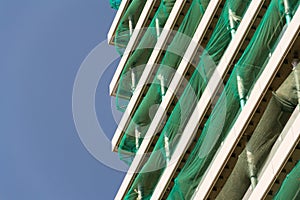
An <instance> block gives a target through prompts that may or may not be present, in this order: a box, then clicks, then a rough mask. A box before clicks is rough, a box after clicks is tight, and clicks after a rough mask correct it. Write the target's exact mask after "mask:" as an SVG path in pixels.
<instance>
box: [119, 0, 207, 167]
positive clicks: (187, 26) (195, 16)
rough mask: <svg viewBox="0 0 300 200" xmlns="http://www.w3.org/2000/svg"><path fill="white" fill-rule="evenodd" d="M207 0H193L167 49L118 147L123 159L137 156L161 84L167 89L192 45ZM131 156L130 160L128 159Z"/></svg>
mask: <svg viewBox="0 0 300 200" xmlns="http://www.w3.org/2000/svg"><path fill="white" fill-rule="evenodd" d="M208 2H209V1H208V0H201V1H199V0H194V1H193V2H192V4H191V6H190V9H189V11H188V12H187V14H186V16H185V18H184V19H183V21H182V23H181V25H180V27H179V29H178V32H176V35H175V37H174V39H173V40H172V42H171V44H170V45H169V46H168V48H167V51H166V54H165V55H164V57H163V60H162V62H161V64H160V67H159V69H158V71H157V73H156V76H155V78H154V81H153V82H152V84H151V86H150V88H149V90H148V92H147V94H146V96H145V97H144V98H143V99H142V101H141V103H140V104H139V107H138V109H137V110H136V112H135V114H134V116H133V118H132V120H131V122H130V124H129V126H128V128H127V130H126V132H125V134H124V136H123V138H122V141H121V142H120V145H119V152H120V157H121V159H123V160H127V161H129V162H130V160H131V159H132V158H133V155H134V154H130V153H135V152H136V151H137V149H138V147H139V145H140V143H141V141H142V139H143V136H144V135H145V133H146V131H147V130H148V128H149V124H150V122H151V120H152V116H151V115H152V114H151V113H155V112H156V108H157V106H156V107H155V105H158V104H159V103H160V102H161V99H162V95H163V94H162V93H163V92H162V91H161V90H162V89H161V84H160V81H161V80H163V81H164V85H165V87H164V89H165V90H166V89H167V87H168V85H169V83H170V80H171V78H172V76H173V75H174V72H175V70H176V69H177V67H178V65H179V63H180V61H181V59H182V57H183V54H184V52H185V51H186V49H187V47H188V45H189V44H190V41H191V38H192V36H193V34H194V33H195V31H196V28H197V26H198V24H199V22H200V20H201V18H202V16H203V14H204V12H205V9H206V7H207V5H208ZM136 128H138V131H139V132H140V134H141V135H140V137H139V139H138V138H136V137H135V129H136ZM127 157H128V158H127Z"/></svg>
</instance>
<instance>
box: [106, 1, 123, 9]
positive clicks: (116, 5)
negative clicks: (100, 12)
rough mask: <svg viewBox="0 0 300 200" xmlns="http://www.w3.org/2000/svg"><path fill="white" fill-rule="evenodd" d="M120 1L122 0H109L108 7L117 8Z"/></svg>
mask: <svg viewBox="0 0 300 200" xmlns="http://www.w3.org/2000/svg"><path fill="white" fill-rule="evenodd" d="M121 1H122V0H109V3H110V7H112V8H113V9H116V10H118V9H119V7H120V4H121Z"/></svg>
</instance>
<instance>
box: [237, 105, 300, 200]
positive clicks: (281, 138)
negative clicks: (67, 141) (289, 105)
mask: <svg viewBox="0 0 300 200" xmlns="http://www.w3.org/2000/svg"><path fill="white" fill-rule="evenodd" d="M299 114H300V111H299V106H297V107H296V109H295V110H294V112H293V114H292V115H291V117H290V119H289V121H288V123H287V124H286V125H285V127H284V129H283V131H282V133H281V134H280V136H279V137H278V139H277V140H276V143H275V144H274V146H273V147H272V150H271V152H270V154H269V156H268V158H267V160H266V162H265V164H264V166H263V167H262V170H261V171H260V172H259V175H258V182H260V181H264V182H263V183H262V184H263V185H265V186H269V188H270V187H271V185H272V182H273V181H274V178H275V177H276V176H277V175H276V174H275V175H273V176H270V177H267V178H268V180H266V179H262V177H263V174H264V173H265V172H267V170H270V169H269V166H270V165H272V164H273V165H274V160H273V159H274V158H275V157H274V156H278V154H279V155H280V156H281V155H284V154H281V153H282V152H278V150H282V149H281V147H280V146H281V145H285V144H284V143H283V142H284V139H287V140H288V141H291V138H288V137H291V135H289V134H290V132H289V131H291V127H292V126H293V124H295V123H298V124H300V121H298V122H297V121H296V118H297V117H298V118H299ZM297 130H300V128H298V129H297ZM298 132H300V131H298ZM298 137H299V136H298ZM284 148H286V150H290V148H289V147H288V146H284ZM292 148H293V147H292ZM283 153H284V152H283ZM285 153H286V152H285ZM286 159H288V158H286ZM286 159H285V160H286ZM275 160H276V165H278V166H283V163H282V162H279V161H278V159H276V158H275ZM284 162H285V161H284ZM269 175H270V174H269ZM264 178H266V177H264ZM255 189H256V188H255ZM264 189H267V188H264ZM252 190H253V189H252V187H251V186H250V187H249V188H248V190H247V192H246V194H245V195H244V197H243V199H244V200H245V199H249V197H250V196H251V195H252V194H251V193H252ZM260 192H262V196H264V195H263V194H267V192H268V191H260Z"/></svg>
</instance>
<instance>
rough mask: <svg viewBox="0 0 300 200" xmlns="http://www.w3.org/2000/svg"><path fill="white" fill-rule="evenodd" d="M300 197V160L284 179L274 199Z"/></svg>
mask: <svg viewBox="0 0 300 200" xmlns="http://www.w3.org/2000/svg"><path fill="white" fill-rule="evenodd" d="M286 199H290V200H297V199H300V161H298V163H297V165H296V166H295V167H294V168H293V170H292V171H291V172H290V173H289V174H288V175H287V176H286V178H285V179H284V181H283V183H282V185H281V187H280V189H279V191H278V192H277V194H276V195H275V197H274V200H286Z"/></svg>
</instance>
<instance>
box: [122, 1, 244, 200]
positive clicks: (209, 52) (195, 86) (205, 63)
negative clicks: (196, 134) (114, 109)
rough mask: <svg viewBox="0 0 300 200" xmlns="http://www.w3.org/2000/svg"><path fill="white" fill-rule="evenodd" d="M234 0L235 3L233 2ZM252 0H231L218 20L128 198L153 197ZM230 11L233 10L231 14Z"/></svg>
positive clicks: (227, 2)
mask: <svg viewBox="0 0 300 200" xmlns="http://www.w3.org/2000/svg"><path fill="white" fill-rule="evenodd" d="M233 2H234V3H233ZM249 2H250V0H249V1H244V0H243V1H236V0H227V1H226V3H225V5H224V8H223V11H222V13H221V15H220V17H219V20H218V23H217V25H216V27H215V29H214V31H213V34H212V36H211V39H210V40H209V42H208V44H207V46H206V51H205V52H204V53H203V54H202V55H201V57H200V62H199V64H198V65H197V68H196V70H195V72H194V73H193V75H192V77H191V79H190V81H189V84H188V86H187V87H186V89H185V90H184V93H183V94H182V96H181V97H180V99H179V102H178V103H177V104H176V106H175V108H174V110H173V111H172V113H171V115H170V117H169V119H168V121H167V123H166V125H165V127H164V128H163V130H162V132H161V134H160V137H159V139H158V141H157V143H156V145H155V147H154V150H153V152H152V154H151V155H150V157H149V159H148V161H147V163H146V164H145V165H144V167H143V168H142V169H141V171H140V173H139V174H138V175H137V177H136V178H135V181H134V182H133V184H132V186H131V188H130V190H129V191H128V193H127V195H126V199H135V198H137V197H139V196H141V197H142V199H148V198H150V197H151V195H152V192H153V190H154V188H155V186H156V184H157V182H158V180H159V178H160V176H161V174H162V173H163V171H164V169H165V166H166V164H167V162H168V161H169V159H170V157H171V155H172V154H173V151H174V149H175V147H176V144H177V142H178V139H179V138H180V136H181V134H182V132H183V129H184V127H185V125H186V123H187V120H188V119H189V117H190V115H191V113H192V112H193V110H194V108H195V106H196V103H197V101H198V100H199V98H200V96H201V94H202V92H203V90H204V89H205V86H206V84H207V80H208V79H209V78H210V76H211V75H212V73H213V71H214V69H215V67H216V65H217V64H218V63H219V61H220V59H221V57H222V55H223V53H224V52H225V50H226V48H227V47H228V45H229V43H230V41H231V37H232V36H231V32H232V31H233V29H231V28H237V27H238V25H239V21H240V19H241V18H242V16H243V14H244V12H245V11H246V9H247V7H248V5H249ZM229 13H231V14H230V15H229ZM230 19H233V21H235V25H234V26H235V27H233V26H232V27H231V26H230Z"/></svg>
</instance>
